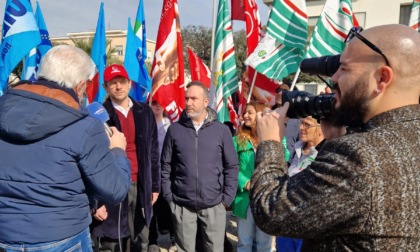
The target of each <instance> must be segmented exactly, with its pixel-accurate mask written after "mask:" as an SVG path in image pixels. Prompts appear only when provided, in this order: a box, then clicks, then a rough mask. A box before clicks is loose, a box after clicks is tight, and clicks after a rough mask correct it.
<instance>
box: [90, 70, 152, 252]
mask: <svg viewBox="0 0 420 252" xmlns="http://www.w3.org/2000/svg"><path fill="white" fill-rule="evenodd" d="M104 81H105V84H104V87H105V90H106V91H107V93H108V95H109V97H108V99H107V100H106V101H105V102H104V107H105V109H106V110H107V111H108V114H109V117H110V119H109V121H108V124H109V125H110V126H115V127H116V128H117V129H119V130H120V131H122V132H123V133H124V135H125V137H126V139H127V148H126V153H127V158H128V159H129V161H130V165H131V175H132V184H131V189H130V192H129V194H128V196H127V198H126V200H125V201H124V202H123V203H122V205H121V207H119V206H108V205H106V206H104V207H102V208H99V209H98V210H97V211H96V213H95V215H94V217H95V219H96V220H98V221H99V222H100V223H99V225H97V226H94V227H93V234H94V235H96V236H97V237H101V239H100V240H101V242H100V250H102V249H106V251H116V250H118V249H117V248H118V239H119V238H128V237H130V238H131V246H132V248H131V251H142V252H147V251H159V248H158V247H157V246H154V247H153V248H149V247H148V237H149V225H150V220H151V218H152V216H153V210H152V205H153V204H154V203H155V202H156V200H157V198H158V195H159V191H160V165H159V149H158V148H159V147H158V135H157V127H156V121H155V117H154V115H153V112H152V110H151V108H150V107H149V106H148V105H147V104H144V103H141V102H137V101H134V100H133V99H131V98H130V97H129V95H128V94H129V91H130V88H131V80H130V79H129V77H128V74H127V71H126V70H125V69H124V67H123V66H121V65H111V66H109V67H107V68H106V69H105V71H104ZM118 226H119V227H120V228H119V229H118ZM126 244H127V242H126V239H122V245H126ZM123 247H124V246H123ZM123 250H125V249H124V248H123Z"/></svg>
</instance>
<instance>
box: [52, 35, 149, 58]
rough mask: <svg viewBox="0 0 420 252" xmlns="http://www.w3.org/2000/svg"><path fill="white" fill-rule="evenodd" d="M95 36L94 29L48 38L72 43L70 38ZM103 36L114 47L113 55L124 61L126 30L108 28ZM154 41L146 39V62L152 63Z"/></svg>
mask: <svg viewBox="0 0 420 252" xmlns="http://www.w3.org/2000/svg"><path fill="white" fill-rule="evenodd" d="M94 36H95V31H88V32H75V33H67V36H66V37H56V38H50V40H51V42H52V43H54V44H68V45H74V43H73V40H72V39H89V38H93V37H94ZM105 36H106V38H107V39H108V40H110V42H111V43H110V46H111V48H114V49H115V56H116V57H117V58H118V59H119V60H120V61H121V62H124V57H125V45H126V40H127V30H108V31H106V32H105ZM155 47H156V42H155V41H153V40H149V39H147V40H146V48H147V59H146V63H147V62H149V63H152V61H153V54H154V52H155Z"/></svg>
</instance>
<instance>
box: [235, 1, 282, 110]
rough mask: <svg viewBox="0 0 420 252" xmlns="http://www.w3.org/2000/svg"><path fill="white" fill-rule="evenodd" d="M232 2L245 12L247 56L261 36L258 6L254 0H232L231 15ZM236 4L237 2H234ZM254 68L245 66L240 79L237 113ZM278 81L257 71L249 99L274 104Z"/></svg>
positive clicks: (245, 98) (241, 106) (242, 104)
mask: <svg viewBox="0 0 420 252" xmlns="http://www.w3.org/2000/svg"><path fill="white" fill-rule="evenodd" d="M233 2H241V3H242V6H243V13H244V14H245V19H244V21H245V25H246V43H247V55H248V56H249V55H250V54H251V53H252V52H253V51H254V49H255V48H256V47H257V45H258V42H259V41H260V39H261V38H262V37H263V34H262V27H261V19H260V14H259V11H258V6H257V3H256V1H255V0H242V1H240V0H232V15H233V14H234V9H233V6H234V5H233ZM235 4H236V5H238V3H235ZM254 73H255V70H254V69H253V68H251V67H247V71H246V74H245V76H244V78H243V79H242V88H241V92H239V104H238V113H239V114H241V113H242V110H243V108H244V107H245V105H246V103H247V99H248V95H249V90H250V88H251V84H252V80H253V78H254ZM278 86H279V85H278V82H277V81H274V80H270V79H269V78H267V77H266V76H265V75H262V74H260V73H257V76H256V80H255V85H254V88H253V90H252V95H251V100H257V101H259V102H261V103H264V104H267V105H268V106H272V105H274V104H275V100H274V99H275V95H276V88H277V87H278Z"/></svg>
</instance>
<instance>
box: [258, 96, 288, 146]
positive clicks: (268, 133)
mask: <svg viewBox="0 0 420 252" xmlns="http://www.w3.org/2000/svg"><path fill="white" fill-rule="evenodd" d="M288 109H289V103H288V102H287V103H285V104H284V106H282V107H280V108H277V109H275V110H274V111H271V110H264V112H263V113H261V112H259V113H257V132H258V138H259V142H260V143H261V142H262V141H268V140H273V141H278V142H281V139H282V138H283V136H284V132H285V122H286V119H287V118H286V113H287V110H288Z"/></svg>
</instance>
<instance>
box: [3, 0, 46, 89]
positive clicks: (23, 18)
mask: <svg viewBox="0 0 420 252" xmlns="http://www.w3.org/2000/svg"><path fill="white" fill-rule="evenodd" d="M40 42H41V36H40V35H39V29H38V26H37V25H36V21H35V17H34V13H33V11H32V6H31V2H30V1H29V0H25V1H18V0H7V1H6V9H5V12H4V20H3V29H2V41H1V45H0V54H1V57H0V95H2V94H3V92H4V91H5V90H6V88H7V86H8V78H9V75H10V73H11V72H12V71H13V69H14V68H15V66H16V65H17V64H18V63H19V61H20V60H21V59H22V58H23V57H24V56H25V55H26V54H28V53H29V51H30V50H31V49H32V48H34V47H36V46H37V45H38V44H39V43H40Z"/></svg>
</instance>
